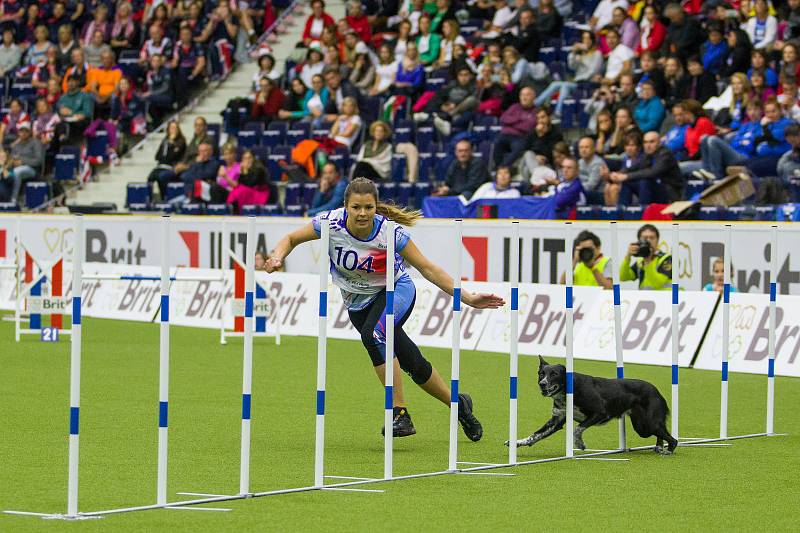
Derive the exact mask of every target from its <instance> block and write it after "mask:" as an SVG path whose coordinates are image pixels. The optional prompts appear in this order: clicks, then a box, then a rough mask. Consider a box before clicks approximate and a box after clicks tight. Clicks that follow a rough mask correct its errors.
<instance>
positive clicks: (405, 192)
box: [395, 183, 414, 207]
mask: <svg viewBox="0 0 800 533" xmlns="http://www.w3.org/2000/svg"><path fill="white" fill-rule="evenodd" d="M413 194H414V184H413V183H398V184H397V195H396V196H395V202H396V203H397V205H400V206H404V207H405V206H408V205H411V196H412V195H413Z"/></svg>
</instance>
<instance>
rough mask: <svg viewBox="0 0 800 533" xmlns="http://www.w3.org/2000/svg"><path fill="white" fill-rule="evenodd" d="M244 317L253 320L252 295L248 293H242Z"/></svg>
mask: <svg viewBox="0 0 800 533" xmlns="http://www.w3.org/2000/svg"><path fill="white" fill-rule="evenodd" d="M244 317H245V318H253V293H252V292H250V291H247V292H246V293H244Z"/></svg>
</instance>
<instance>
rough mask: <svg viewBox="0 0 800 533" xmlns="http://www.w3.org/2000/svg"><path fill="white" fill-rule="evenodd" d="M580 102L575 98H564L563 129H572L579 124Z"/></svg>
mask: <svg viewBox="0 0 800 533" xmlns="http://www.w3.org/2000/svg"><path fill="white" fill-rule="evenodd" d="M577 119H578V103H577V101H576V100H575V99H574V98H568V99H566V100H564V105H563V107H562V108H561V129H562V130H565V129H571V128H574V127H575V126H576V125H577V122H578V120H577Z"/></svg>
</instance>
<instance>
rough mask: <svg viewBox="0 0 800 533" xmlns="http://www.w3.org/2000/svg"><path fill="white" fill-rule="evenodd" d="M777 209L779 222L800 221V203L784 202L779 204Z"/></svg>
mask: <svg viewBox="0 0 800 533" xmlns="http://www.w3.org/2000/svg"><path fill="white" fill-rule="evenodd" d="M775 211H776V213H775V214H776V217H775V219H776V220H778V221H779V222H798V221H800V205H798V204H783V205H779V206H778V208H777V209H776V210H775Z"/></svg>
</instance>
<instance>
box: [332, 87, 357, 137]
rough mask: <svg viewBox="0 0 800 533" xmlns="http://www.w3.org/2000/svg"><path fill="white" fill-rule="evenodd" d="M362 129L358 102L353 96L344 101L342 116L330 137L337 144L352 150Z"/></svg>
mask: <svg viewBox="0 0 800 533" xmlns="http://www.w3.org/2000/svg"><path fill="white" fill-rule="evenodd" d="M360 129H361V117H360V116H358V102H356V99H355V98H353V97H352V96H348V97H347V98H345V99H344V100H343V101H342V114H341V115H339V116H338V117H337V118H336V121H335V122H334V123H333V126H331V132H330V134H329V135H328V136H329V137H330V138H331V139H333V140H334V141H336V142H337V143H339V144H342V145H344V146H347V147H348V148H350V147H352V146H353V141H355V140H356V137H358V132H359V130H360Z"/></svg>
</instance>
